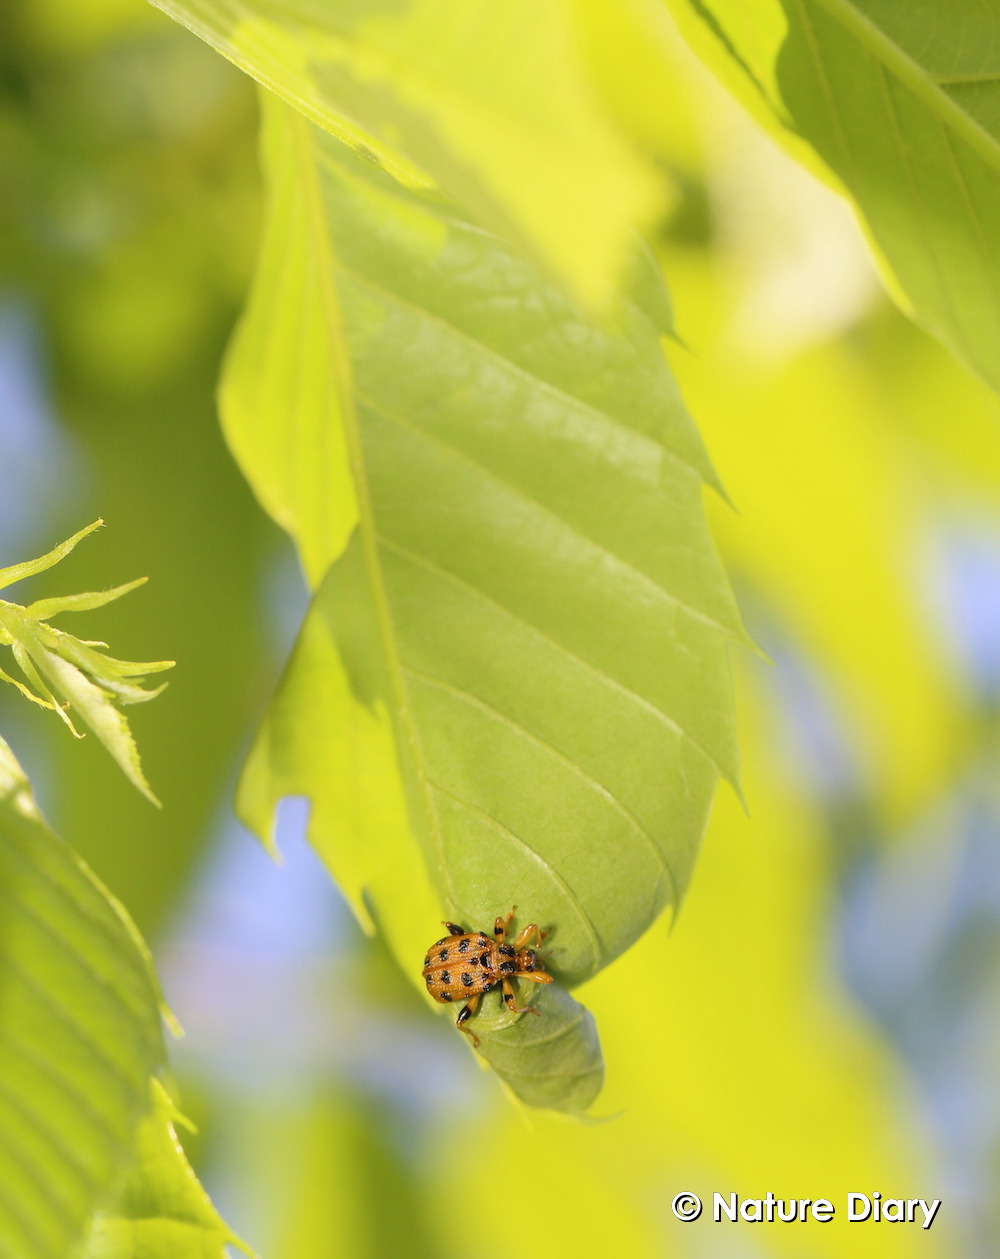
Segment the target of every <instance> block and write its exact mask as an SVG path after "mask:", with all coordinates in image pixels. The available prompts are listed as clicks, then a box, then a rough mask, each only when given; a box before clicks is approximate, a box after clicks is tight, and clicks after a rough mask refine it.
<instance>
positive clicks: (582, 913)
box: [427, 777, 604, 966]
mask: <svg viewBox="0 0 1000 1259" xmlns="http://www.w3.org/2000/svg"><path fill="white" fill-rule="evenodd" d="M427 781H428V783H430V785H431V786H432V787H433V788H434V790H435V791H439V792H440V793H441V795H443V796H447V797H448V798H449V799H450V800H454V802H455V803H456V804H459V805H461V806H462V807H463V808H465V809H468V810H469V812H470V813H475V814H477V815H478V816H479V817H482V818H484V819H485V820H486V821H487V822H489V824H490V825H491V826H493V827H494V829H496V830H498V831H502V832H503V833H504V834H505V835H508V836H509V837H510V838H511V839H512V840H514V842H515V843H516V844H517V845H518V846H519V847H521V848H523V849H524V850H525V852H527V853H529V854H530V855H531V856H532V857H534V859H535V860H536V861H537V862H538V864H539V865H540V866H541V867H542V868H543V869H544V870H545V872H546V873H547V874H548V876H549V878H550V879H551V880H552V882H553V883H555V885H556V886H557V887H558V888H560V890H561V891H562V893H563V895H564V896H565V897H566V899H567V900H568V901H569V903H570V905H572V907H573V909H574V911H575V912H576V914H577V917H578V918H579V919H580V922H581V923H582V925H583V929H584V934H585V935H586V936H587V941H588V943H589V945H590V948H591V951H592V953H593V955H594V965H595V966H599V965H600V963H601V957H602V956H603V952H604V950H603V948H602V947H601V941H600V937H599V936H598V934H597V928H596V927H595V926H594V923H593V920H592V919H591V917H590V915H589V914H588V913H587V911H586V909H584V907H583V902H582V901H581V900H580V897H579V896H578V895H577V893H576V892H575V891H574V890H573V889H572V888H571V887H570V885H569V884H568V883H567V882H566V880H565V879H564V878H563V877H562V875H561V874H560V873H559V871H558V870H557V869H556V868H555V866H553V864H552V862H551V861H549V860H548V858H546V857H543V856H542V854H541V853H540V852H539V851H538V850H537V849H536V848H533V847H532V846H531V844H529V843H528V841H527V840H526V839H524V838H523V837H522V836H520V835H518V834H517V833H516V831H512V830H511V829H510V827H509V826H505V825H504V824H503V822H501V821H500V820H499V818H495V817H494V816H493V815H492V814H491V813H487V812H486V810H485V809H483V808H481V807H480V806H479V805H478V804H476V803H475V802H474V801H472V800H466V799H465V798H464V797H462V796H460V795H457V794H456V793H455V792H454V791H452V790H451V789H450V788H448V787H445V786H443V785H442V784H441V783H439V782H435V780H434V779H433V778H430V777H428V779H427Z"/></svg>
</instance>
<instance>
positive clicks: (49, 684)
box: [0, 520, 173, 804]
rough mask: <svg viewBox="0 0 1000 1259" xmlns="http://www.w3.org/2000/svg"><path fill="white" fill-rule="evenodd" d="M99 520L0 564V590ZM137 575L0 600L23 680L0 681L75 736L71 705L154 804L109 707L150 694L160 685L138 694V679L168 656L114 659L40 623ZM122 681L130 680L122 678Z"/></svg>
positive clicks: (62, 552)
mask: <svg viewBox="0 0 1000 1259" xmlns="http://www.w3.org/2000/svg"><path fill="white" fill-rule="evenodd" d="M103 523H104V522H103V521H101V520H98V521H95V523H94V524H92V525H89V526H88V527H87V528H86V529H81V530H80V532H79V533H76V534H74V535H73V537H71V538H70V539H68V541H66V542H63V543H62V544H61V545H60V546H57V547H56V548H55V549H54V550H52V551H50V552H49V553H48V554H47V555H43V556H42V557H41V558H40V559H37V560H29V561H28V562H27V563H24V564H15V565H13V566H12V567H10V568H3V569H0V590H3V589H5V588H6V587H7V586H9V585H11V584H13V583H14V582H18V581H22V580H23V579H24V578H26V577H33V576H35V575H36V574H38V573H42V572H44V571H45V570H46V569H49V568H51V567H52V566H53V565H54V564H58V563H59V561H60V560H61V559H64V558H65V556H66V555H68V554H69V552H70V551H71V550H72V549H73V547H75V546H76V544H77V542H79V541H80V539H81V538H84V537H86V536H87V534H89V533H93V531H94V530H95V529H97V528H99V527H100V526H101V525H102V524H103ZM144 580H145V578H141V579H140V580H139V581H134V582H129V583H128V584H127V585H124V586H117V587H115V589H113V590H105V591H101V592H94V593H91V594H80V595H67V596H63V597H62V598H55V599H41V600H38V601H37V602H35V603H32V604H31V605H30V606H29V607H27V608H24V607H21V606H20V605H19V604H16V603H8V602H7V601H6V600H4V599H0V644H3V645H4V646H7V647H10V648H11V650H12V651H13V653H14V659H15V660H16V661H17V663H18V665H19V666H20V668H21V671H22V672H23V674H24V676H25V677H26V678H27V680H28V683H29V685H28V686H27V687H26V686H24V685H22V684H21V683H20V682H18V681H16V680H15V679H14V678H11V677H8V676H7V675H6V674H5V673H3V672H2V671H0V681H6V682H11V683H13V685H14V686H16V687H17V688H18V690H20V691H21V692H22V694H24V695H25V696H26V697H27V698H28V699H32V700H34V701H35V702H36V703H37V704H40V705H42V707H44V708H51V709H53V710H54V711H55V712H57V713H58V714H59V716H60V717H61V718H62V719H63V721H64V722H65V723H66V724H67V725H68V726H69V728H70V730H72V731H73V733H74V734H76V733H77V732H76V730H75V729H74V727H73V723H72V722H71V720H70V718H69V717H68V716H67V714H66V709H67V708H73V709H74V710H75V711H76V712H77V713H78V714H79V716H80V717H81V718H82V719H83V721H84V722H86V724H87V725H88V726H89V727H90V729H91V730H92V731H93V732H94V734H96V735H97V737H98V739H100V741H101V742H102V743H103V744H104V746H105V747H106V748H107V750H108V751H109V752H110V753H111V755H112V756H113V757H114V759H115V760H116V761H117V762H118V764H119V766H120V767H121V769H122V770H123V771H124V773H125V775H126V777H127V778H128V779H129V780H130V781H131V782H132V783H134V784H135V786H136V787H138V788H139V790H140V791H141V792H142V794H143V795H144V796H146V797H147V798H148V799H149V800H151V801H152V802H153V804H158V803H159V801H158V800H157V799H156V797H155V796H154V795H153V793H152V791H151V790H150V787H149V784H148V783H147V782H146V778H145V775H144V774H143V772H142V766H141V765H140V764H139V753H138V750H137V749H136V746H135V740H134V739H133V738H132V732H131V730H129V726H128V722H127V721H126V720H125V718H124V716H123V715H122V714H121V713H120V712H119V711H118V709H117V708H116V707H115V704H116V703H118V704H139V703H143V702H144V701H146V700H150V699H155V697H156V696H157V695H158V694H159V693H160V691H161V690H162V689H163V688H162V687H160V688H159V689H157V690H155V691H145V690H143V689H142V687H141V686H140V685H139V683H141V682H142V681H143V680H144V677H143V675H145V674H147V673H162V671H163V670H164V669H169V668H172V666H173V661H172V660H155V661H146V662H145V663H139V662H134V661H128V660H116V659H115V658H114V657H113V656H106V655H103V654H102V653H101V652H100V651H95V650H94V648H95V647H105V646H106V644H105V643H93V642H86V641H83V640H81V639H79V638H75V637H74V636H73V635H72V634H67V633H65V632H64V631H63V630H58V629H54V628H53V627H52V626H51V625H46V624H45V619H46V618H48V617H51V616H55V615H57V614H58V613H61V612H83V611H92V610H93V609H94V608H100V607H103V606H105V605H106V604H108V603H111V602H113V601H114V600H115V599H119V598H121V596H122V595H123V594H127V593H128V592H129V591H130V590H134V589H135V587H136V586H138V585H141V584H142V582H143V581H144ZM126 678H133V679H134V681H131V682H126V681H125V679H126ZM31 687H34V690H31Z"/></svg>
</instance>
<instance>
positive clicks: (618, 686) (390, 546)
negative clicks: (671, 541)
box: [378, 534, 731, 782]
mask: <svg viewBox="0 0 1000 1259" xmlns="http://www.w3.org/2000/svg"><path fill="white" fill-rule="evenodd" d="M378 538H379V545H380V546H384V547H385V548H386V550H389V551H393V552H395V554H397V555H399V556H400V557H401V558H403V559H406V560H409V561H410V562H411V563H413V564H416V565H418V566H420V567H423V568H426V569H428V570H430V571H431V572H433V573H436V574H437V575H438V576H439V577H443V578H444V579H445V580H446V581H450V582H451V583H452V584H453V585H456V586H460V587H461V588H462V589H464V590H467V591H469V593H470V594H473V595H475V596H476V597H477V598H479V599H481V600H482V601H483V602H484V603H488V604H489V605H490V606H491V607H494V608H496V609H497V611H498V612H502V613H503V615H504V616H506V617H509V619H510V620H512V621H514V622H515V623H516V624H518V625H520V626H522V627H523V628H524V629H526V630H529V631H530V632H531V633H532V634H535V635H537V637H538V638H541V639H542V640H543V641H545V642H547V643H548V644H549V645H550V646H552V647H554V648H555V649H556V651H558V652H559V653H560V654H562V655H564V656H565V657H566V658H567V659H569V660H572V661H574V662H575V663H576V664H578V665H580V666H582V667H583V668H584V669H586V670H587V672H588V673H591V674H593V676H594V677H596V678H599V679H600V680H601V681H602V682H603V683H605V684H606V685H608V686H610V687H612V689H614V690H616V691H618V692H619V694H621V695H623V696H625V697H626V698H627V699H629V700H631V701H632V702H633V703H635V704H636V705H638V706H639V707H640V708H642V709H643V710H645V711H646V712H648V713H651V714H652V715H653V716H654V717H655V718H656V719H657V720H658V721H660V722H662V724H663V725H664V726H666V727H667V729H668V730H671V731H673V733H674V734H678V735H680V736H681V738H684V739H687V741H688V742H689V743H690V744H691V746H692V747H694V748H696V749H697V750H698V751H699V752H700V753H701V754H702V756H704V757H705V758H706V760H708V761H710V762H711V764H712V765H714V766H715V768H716V770H717V771H718V772H719V774H720V775H721V776H722V777H723V778H725V779H726V781H727V782H729V781H731V779H730V775H729V774H727V773H726V771H725V770H724V769H723V768H722V766H721V765H720V764H719V762H718V760H717V758H716V757H714V756H713V755H712V753H711V752H709V751H708V749H707V748H705V747H703V746H702V745H701V743H699V741H698V740H697V739H696V738H695V737H694V735H693V734H691V733H690V732H689V731H688V730H686V729H685V728H684V727H683V726H682V725H681V723H680V722H679V721H678V720H677V719H676V718H675V717H671V716H670V714H669V713H665V712H664V711H663V709H662V708H659V707H658V706H657V705H656V704H654V703H653V702H652V700H649V699H646V697H645V696H644V695H640V694H639V693H638V692H637V691H634V690H633V689H632V688H631V687H630V686H628V685H626V683H624V682H621V681H619V680H618V678H616V677H614V676H613V675H612V674H610V673H607V672H606V671H605V670H604V669H602V668H601V667H600V666H599V665H596V664H594V663H593V662H592V661H590V660H587V659H585V657H583V656H580V655H578V654H577V653H576V652H574V651H571V650H570V648H569V647H567V646H566V645H565V643H561V642H560V641H559V640H558V639H557V638H553V637H552V635H551V634H549V633H547V632H546V631H545V630H543V629H541V628H540V627H539V626H537V625H535V624H533V623H532V622H531V621H529V620H527V619H526V618H525V617H523V616H522V615H521V614H520V613H519V612H515V611H514V610H513V609H512V608H509V607H507V606H506V605H505V604H503V603H500V601H499V600H497V599H494V598H493V597H492V595H488V594H486V592H485V591H484V590H481V589H480V588H479V587H478V586H473V585H472V584H471V583H470V582H468V581H466V580H465V578H464V577H460V576H459V575H458V574H457V573H455V572H453V571H452V570H451V569H450V568H445V567H444V566H443V565H442V564H438V563H437V562H436V561H435V560H432V559H429V558H428V557H427V556H425V555H420V554H419V553H418V552H416V551H411V550H409V549H408V548H407V547H404V546H402V545H401V544H400V543H398V542H396V541H395V540H394V539H392V538H389V537H387V536H386V535H385V534H379V535H378Z"/></svg>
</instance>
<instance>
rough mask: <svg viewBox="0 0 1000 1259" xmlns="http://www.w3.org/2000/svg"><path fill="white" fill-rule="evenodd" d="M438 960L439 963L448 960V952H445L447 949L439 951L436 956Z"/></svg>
mask: <svg viewBox="0 0 1000 1259" xmlns="http://www.w3.org/2000/svg"><path fill="white" fill-rule="evenodd" d="M438 960H439V961H441V962H447V960H448V950H447V949H442V950H441V952H440V953H439V954H438Z"/></svg>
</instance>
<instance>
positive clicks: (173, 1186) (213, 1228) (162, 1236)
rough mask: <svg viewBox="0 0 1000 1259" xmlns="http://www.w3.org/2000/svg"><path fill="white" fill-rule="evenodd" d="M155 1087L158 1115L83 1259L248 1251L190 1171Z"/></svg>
mask: <svg viewBox="0 0 1000 1259" xmlns="http://www.w3.org/2000/svg"><path fill="white" fill-rule="evenodd" d="M180 1118H181V1117H180V1116H179V1115H178V1114H177V1111H176V1109H175V1108H174V1105H173V1103H172V1102H171V1100H170V1097H169V1095H168V1094H167V1092H166V1090H165V1089H164V1088H163V1086H162V1085H161V1084H160V1083H159V1082H158V1081H156V1080H154V1081H153V1109H152V1111H151V1112H150V1114H149V1115H147V1117H146V1118H145V1119H144V1120H143V1121H142V1124H141V1125H140V1127H139V1131H138V1133H137V1136H136V1147H135V1148H136V1153H135V1158H134V1163H133V1165H132V1167H131V1168H130V1169H129V1171H128V1172H127V1173H126V1175H125V1179H124V1181H123V1183H122V1185H121V1187H120V1188H119V1190H118V1192H117V1193H116V1195H115V1199H114V1203H113V1205H112V1206H110V1207H107V1208H105V1209H104V1210H102V1211H101V1212H100V1213H99V1215H98V1216H97V1218H96V1219H95V1221H94V1225H93V1229H92V1231H91V1234H90V1237H89V1238H88V1240H87V1245H86V1248H85V1251H84V1254H83V1259H225V1256H226V1254H227V1251H226V1246H227V1245H235V1246H238V1247H239V1249H240V1250H243V1251H244V1252H245V1253H246V1254H248V1255H249V1254H251V1253H252V1252H251V1251H250V1249H249V1247H247V1246H246V1244H245V1243H244V1242H242V1241H240V1239H239V1238H238V1237H237V1236H236V1235H235V1234H234V1233H233V1232H232V1230H231V1229H230V1228H229V1226H228V1225H227V1224H226V1222H225V1221H224V1220H223V1219H222V1217H221V1216H220V1215H219V1213H218V1212H217V1211H216V1209H215V1207H214V1206H212V1203H211V1202H210V1201H209V1198H208V1195H207V1194H206V1193H205V1190H204V1189H203V1188H202V1187H201V1185H200V1184H199V1183H198V1178H197V1177H196V1176H195V1174H194V1172H193V1171H192V1170H191V1168H190V1166H189V1164H188V1161H187V1159H186V1158H185V1156H184V1150H183V1149H182V1148H181V1144H180V1142H179V1141H178V1140H177V1134H176V1132H175V1131H174V1124H175V1123H176V1122H178V1120H180Z"/></svg>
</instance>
